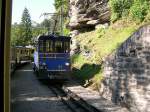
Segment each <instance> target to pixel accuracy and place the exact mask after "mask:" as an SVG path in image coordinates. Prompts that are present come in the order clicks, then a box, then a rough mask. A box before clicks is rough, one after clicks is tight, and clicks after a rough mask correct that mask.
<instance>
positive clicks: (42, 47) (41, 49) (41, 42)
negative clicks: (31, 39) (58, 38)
mask: <svg viewBox="0 0 150 112" xmlns="http://www.w3.org/2000/svg"><path fill="white" fill-rule="evenodd" d="M43 51H44V46H43V40H40V41H39V52H43Z"/></svg>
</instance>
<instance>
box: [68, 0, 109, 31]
mask: <svg viewBox="0 0 150 112" xmlns="http://www.w3.org/2000/svg"><path fill="white" fill-rule="evenodd" d="M108 1H109V0H70V11H69V16H70V23H69V25H68V26H69V28H70V29H71V30H75V29H81V28H90V27H93V28H94V27H95V25H97V24H100V23H106V22H109V20H110V8H109V7H108Z"/></svg>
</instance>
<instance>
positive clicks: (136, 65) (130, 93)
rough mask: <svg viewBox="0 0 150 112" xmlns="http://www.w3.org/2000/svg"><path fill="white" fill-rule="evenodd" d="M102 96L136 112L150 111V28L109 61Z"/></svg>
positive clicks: (129, 42) (107, 60) (142, 30)
mask: <svg viewBox="0 0 150 112" xmlns="http://www.w3.org/2000/svg"><path fill="white" fill-rule="evenodd" d="M100 94H101V95H102V96H103V97H104V98H106V99H109V100H112V101H113V102H114V103H116V104H120V105H122V106H125V107H127V108H129V109H130V110H131V111H133V112H150V25H145V26H143V27H141V28H139V29H138V30H137V31H136V32H135V33H134V34H133V35H132V36H130V37H129V38H128V39H127V40H126V41H125V42H124V43H123V44H122V45H121V46H120V48H119V49H118V50H117V51H116V52H115V53H114V54H112V55H110V56H109V57H107V58H106V60H105V61H104V80H103V82H102V84H101V88H100Z"/></svg>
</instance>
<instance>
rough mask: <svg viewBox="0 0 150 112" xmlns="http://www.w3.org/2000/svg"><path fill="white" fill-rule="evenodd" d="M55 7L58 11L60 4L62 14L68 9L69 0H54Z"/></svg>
mask: <svg viewBox="0 0 150 112" xmlns="http://www.w3.org/2000/svg"><path fill="white" fill-rule="evenodd" d="M54 5H55V8H56V10H58V11H60V8H61V6H62V5H63V11H64V14H67V13H68V10H69V0H55V4H54Z"/></svg>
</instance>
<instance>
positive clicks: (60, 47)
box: [55, 41, 64, 53]
mask: <svg viewBox="0 0 150 112" xmlns="http://www.w3.org/2000/svg"><path fill="white" fill-rule="evenodd" d="M55 52H56V53H63V52H64V48H63V42H61V41H56V42H55Z"/></svg>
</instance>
